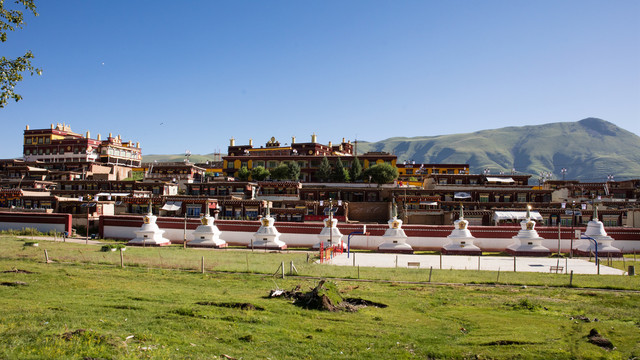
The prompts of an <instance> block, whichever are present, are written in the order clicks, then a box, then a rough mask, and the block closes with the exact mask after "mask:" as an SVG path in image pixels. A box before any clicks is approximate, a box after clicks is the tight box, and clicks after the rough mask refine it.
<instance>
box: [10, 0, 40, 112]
mask: <svg viewBox="0 0 640 360" xmlns="http://www.w3.org/2000/svg"><path fill="white" fill-rule="evenodd" d="M34 1H35V0H15V3H16V4H22V5H24V7H25V9H26V10H30V11H31V12H33V15H35V16H38V13H37V12H36V5H35V4H34ZM24 24H25V22H24V16H23V14H22V11H19V10H9V9H6V8H5V5H4V0H0V42H5V41H7V31H15V30H16V29H21V28H22V26H23V25H24ZM31 59H33V53H32V52H31V51H27V52H26V53H25V54H24V56H20V57H17V58H15V59H7V58H6V57H4V56H2V57H0V108H3V107H5V105H6V104H7V103H8V100H9V99H14V100H15V101H19V100H21V99H22V96H21V95H20V94H16V93H15V92H14V88H15V87H16V85H17V83H18V82H19V81H22V79H23V76H22V73H24V72H30V73H31V75H33V74H38V75H41V74H42V70H40V69H37V68H35V67H33V65H31Z"/></svg>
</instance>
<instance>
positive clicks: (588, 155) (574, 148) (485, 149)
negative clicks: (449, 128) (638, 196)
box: [358, 118, 640, 182]
mask: <svg viewBox="0 0 640 360" xmlns="http://www.w3.org/2000/svg"><path fill="white" fill-rule="evenodd" d="M367 151H386V152H389V153H392V154H395V155H397V156H398V161H399V162H401V161H404V160H414V161H415V162H416V163H458V164H459V163H463V164H467V163H468V164H469V167H470V171H471V172H472V173H481V172H482V171H483V170H484V169H489V170H490V174H499V173H500V171H503V172H504V173H505V174H510V173H511V171H512V169H515V170H516V172H517V173H518V174H523V173H524V174H532V175H534V177H533V178H532V179H536V178H537V177H539V174H540V172H550V173H551V174H552V175H553V179H562V173H561V169H562V168H566V169H567V172H566V175H565V178H566V179H576V180H581V181H585V182H588V181H604V180H607V176H608V175H614V178H615V180H624V179H629V178H640V137H639V136H637V135H635V134H634V133H631V132H629V131H626V130H624V129H621V128H619V127H618V126H616V125H614V124H612V123H610V122H607V121H604V120H601V119H596V118H587V119H584V120H580V121H577V122H562V123H551V124H544V125H535V126H520V127H505V128H501V129H494V130H483V131H478V132H473V133H467V134H454V135H441V136H421V137H411V138H406V137H395V138H389V139H386V140H382V141H378V142H358V153H364V152H367Z"/></svg>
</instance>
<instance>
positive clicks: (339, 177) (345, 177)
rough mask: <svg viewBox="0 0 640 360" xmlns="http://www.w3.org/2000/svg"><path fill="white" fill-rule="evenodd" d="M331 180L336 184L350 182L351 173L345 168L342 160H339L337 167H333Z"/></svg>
mask: <svg viewBox="0 0 640 360" xmlns="http://www.w3.org/2000/svg"><path fill="white" fill-rule="evenodd" d="M331 179H333V181H335V182H348V181H349V171H348V170H347V169H345V168H344V165H343V164H342V160H341V159H340V158H338V160H337V161H336V164H335V166H334V167H333V171H332V172H331Z"/></svg>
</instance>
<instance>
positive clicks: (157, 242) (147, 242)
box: [127, 230, 171, 246]
mask: <svg viewBox="0 0 640 360" xmlns="http://www.w3.org/2000/svg"><path fill="white" fill-rule="evenodd" d="M163 233H164V231H162V230H160V232H149V233H147V232H139V231H136V236H137V237H136V238H135V239H131V240H129V242H127V245H130V246H167V245H171V241H170V240H169V239H165V238H163V237H162V234H163Z"/></svg>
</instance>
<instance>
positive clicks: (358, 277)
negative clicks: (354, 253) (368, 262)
mask: <svg viewBox="0 0 640 360" xmlns="http://www.w3.org/2000/svg"><path fill="white" fill-rule="evenodd" d="M358 279H360V265H358Z"/></svg>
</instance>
